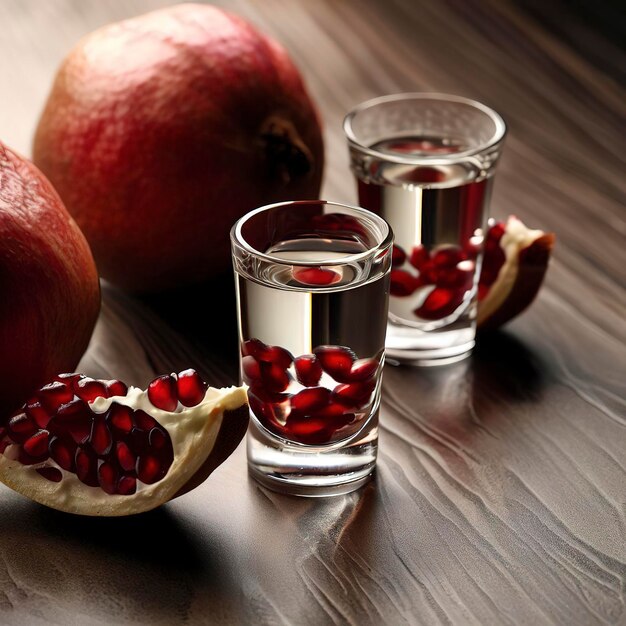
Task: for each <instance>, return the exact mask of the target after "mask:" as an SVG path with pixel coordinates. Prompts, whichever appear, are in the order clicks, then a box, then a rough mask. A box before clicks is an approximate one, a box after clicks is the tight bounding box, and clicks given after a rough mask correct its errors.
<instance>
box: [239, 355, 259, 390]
mask: <svg viewBox="0 0 626 626" xmlns="http://www.w3.org/2000/svg"><path fill="white" fill-rule="evenodd" d="M241 370H242V372H243V380H244V381H245V382H246V383H248V384H249V385H251V384H252V383H253V382H254V381H256V380H259V379H260V378H261V367H260V365H259V362H258V361H257V360H256V359H255V358H254V357H253V356H244V357H243V358H242V359H241Z"/></svg>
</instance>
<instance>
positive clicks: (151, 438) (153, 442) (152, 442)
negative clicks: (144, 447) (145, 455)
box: [148, 426, 168, 450]
mask: <svg viewBox="0 0 626 626" xmlns="http://www.w3.org/2000/svg"><path fill="white" fill-rule="evenodd" d="M167 442H168V436H167V434H166V433H165V432H164V431H163V430H162V429H161V428H159V427H158V426H157V427H156V428H153V429H152V430H151V431H150V432H149V433H148V445H149V446H150V447H151V448H153V449H154V450H163V449H165V447H166V446H167Z"/></svg>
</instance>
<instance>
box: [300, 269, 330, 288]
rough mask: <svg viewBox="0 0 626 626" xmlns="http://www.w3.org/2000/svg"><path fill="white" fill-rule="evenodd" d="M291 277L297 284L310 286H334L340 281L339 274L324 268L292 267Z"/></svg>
mask: <svg viewBox="0 0 626 626" xmlns="http://www.w3.org/2000/svg"><path fill="white" fill-rule="evenodd" d="M291 275H292V276H293V277H294V279H295V280H297V281H298V282H299V283H301V284H303V285H312V286H316V287H319V286H326V285H334V284H335V283H338V282H340V281H341V273H340V272H338V271H336V270H331V269H328V268H324V267H294V269H293V270H292V272H291Z"/></svg>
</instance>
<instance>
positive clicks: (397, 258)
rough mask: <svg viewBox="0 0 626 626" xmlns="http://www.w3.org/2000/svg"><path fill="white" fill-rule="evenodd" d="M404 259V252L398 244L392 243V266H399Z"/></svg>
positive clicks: (402, 263)
mask: <svg viewBox="0 0 626 626" xmlns="http://www.w3.org/2000/svg"><path fill="white" fill-rule="evenodd" d="M405 261H406V252H405V251H404V250H403V249H402V248H401V247H400V246H399V245H398V244H394V246H393V248H392V250H391V265H392V267H400V266H401V265H404V262H405Z"/></svg>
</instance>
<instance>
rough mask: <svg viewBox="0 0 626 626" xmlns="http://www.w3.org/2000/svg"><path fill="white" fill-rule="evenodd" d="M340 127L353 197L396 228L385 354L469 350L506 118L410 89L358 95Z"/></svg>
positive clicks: (422, 355)
mask: <svg viewBox="0 0 626 626" xmlns="http://www.w3.org/2000/svg"><path fill="white" fill-rule="evenodd" d="M344 132H345V134H346V137H347V140H348V146H349V150H350V157H351V168H352V171H353V173H354V175H355V177H356V179H357V184H358V192H359V204H360V205H361V206H363V207H365V208H366V209H369V210H370V211H373V212H374V213H376V214H377V215H380V216H381V217H383V218H384V219H385V220H386V221H387V222H388V223H389V224H390V225H391V228H392V229H393V231H394V233H395V243H394V249H393V268H392V271H391V288H390V289H391V294H390V300H389V326H388V329H387V356H388V358H389V360H390V361H392V362H393V361H395V362H399V363H410V364H417V365H436V364H443V363H450V362H453V361H458V360H460V359H462V358H464V357H466V356H468V355H469V354H470V352H471V350H472V348H473V347H474V338H475V334H476V322H475V320H476V310H477V299H478V297H479V294H478V278H479V276H480V266H481V262H482V250H483V237H484V235H485V232H486V230H485V229H486V220H487V217H488V214H487V212H488V207H489V199H490V196H491V190H492V185H493V177H494V172H495V169H496V164H497V161H498V158H499V156H500V153H501V150H502V145H503V141H504V136H505V133H506V126H505V123H504V121H503V120H502V118H501V117H500V115H498V114H497V113H496V112H495V111H493V110H492V109H490V108H488V107H486V106H484V105H483V104H480V103H479V102H475V101H473V100H468V99H467V98H460V97H457V96H449V95H444V94H429V93H408V94H398V95H392V96H386V97H382V98H376V99H374V100H369V101H367V102H364V103H363V104H361V105H360V106H358V107H357V108H356V109H354V110H353V111H352V112H351V113H349V114H348V115H347V117H346V118H345V121H344Z"/></svg>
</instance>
